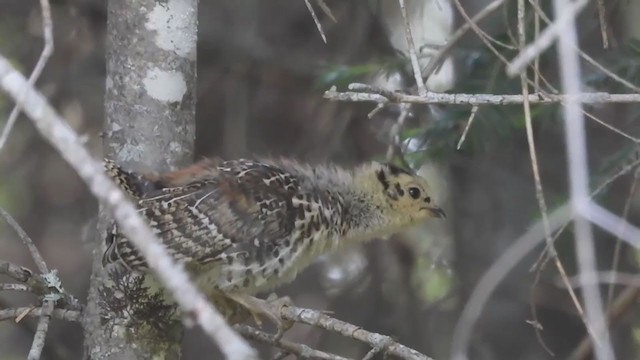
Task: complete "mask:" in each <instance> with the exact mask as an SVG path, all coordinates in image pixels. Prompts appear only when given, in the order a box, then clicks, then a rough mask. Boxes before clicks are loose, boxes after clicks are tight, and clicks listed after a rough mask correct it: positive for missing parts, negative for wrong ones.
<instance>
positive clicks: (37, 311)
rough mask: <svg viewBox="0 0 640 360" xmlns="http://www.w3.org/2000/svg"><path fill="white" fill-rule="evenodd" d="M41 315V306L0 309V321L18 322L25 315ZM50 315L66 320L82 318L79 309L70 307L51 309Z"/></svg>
mask: <svg viewBox="0 0 640 360" xmlns="http://www.w3.org/2000/svg"><path fill="white" fill-rule="evenodd" d="M41 315H42V307H19V308H11V309H1V310H0V321H3V320H9V319H17V320H16V322H19V321H20V319H22V318H23V317H25V316H41ZM51 317H53V318H56V319H59V320H66V321H78V322H79V321H80V319H81V318H82V311H81V310H72V309H53V311H52V312H51Z"/></svg>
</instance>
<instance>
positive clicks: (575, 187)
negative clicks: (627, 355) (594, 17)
mask: <svg viewBox="0 0 640 360" xmlns="http://www.w3.org/2000/svg"><path fill="white" fill-rule="evenodd" d="M583 3H584V4H583ZM585 4H586V1H576V2H575V3H574V2H570V1H567V0H556V1H554V2H553V5H554V12H555V16H556V21H555V23H554V25H552V26H556V27H557V31H558V34H559V38H558V61H559V63H560V79H561V83H562V87H563V88H564V90H565V92H566V93H569V94H577V93H579V92H580V90H581V89H580V87H581V84H580V61H579V57H578V52H577V51H576V49H575V47H574V44H577V41H578V37H577V31H576V23H575V16H576V15H577V13H578V11H579V8H580V7H582V6H584V5H585ZM540 38H542V36H541V37H540ZM540 38H539V39H537V40H540ZM537 40H536V41H537ZM562 109H563V113H564V124H565V139H566V146H567V161H568V162H569V184H570V195H571V210H572V212H573V214H574V215H575V218H574V222H573V226H574V233H575V240H574V241H575V244H576V257H577V262H578V268H579V269H580V274H581V279H583V280H584V281H585V282H586V278H585V277H584V276H585V273H587V272H590V271H594V270H595V269H596V261H595V250H594V243H593V233H592V229H591V224H590V223H589V219H587V218H586V216H585V215H587V214H592V211H593V207H594V206H593V205H594V204H593V202H592V201H591V199H590V198H589V184H588V177H589V171H588V165H587V151H586V149H587V148H586V133H585V126H584V116H583V113H582V104H581V103H580V102H578V101H575V100H570V101H568V102H567V104H566V106H564V107H563V108H562ZM590 217H591V216H590ZM592 221H593V219H592ZM584 285H585V286H584V288H583V289H582V295H583V298H584V305H585V314H586V318H587V323H588V325H589V326H587V329H589V330H590V331H589V333H590V335H591V336H592V339H593V341H594V344H595V348H596V355H597V356H596V357H597V358H598V359H614V355H613V349H612V348H611V341H610V338H609V331H608V329H607V327H606V323H605V319H604V314H603V310H602V298H601V294H600V289H599V288H598V286H596V285H593V284H591V285H587V284H586V283H585V284H584ZM591 327H592V328H593V330H591Z"/></svg>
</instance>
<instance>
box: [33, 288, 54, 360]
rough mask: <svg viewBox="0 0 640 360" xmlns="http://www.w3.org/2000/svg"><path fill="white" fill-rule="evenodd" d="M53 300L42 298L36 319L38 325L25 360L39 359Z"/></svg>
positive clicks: (47, 329)
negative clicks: (38, 317)
mask: <svg viewBox="0 0 640 360" xmlns="http://www.w3.org/2000/svg"><path fill="white" fill-rule="evenodd" d="M53 305H54V301H53V300H51V299H44V302H43V304H42V307H41V308H40V320H38V327H37V328H36V333H35V334H34V335H33V342H32V343H31V349H30V350H29V355H27V360H39V359H40V355H41V354H42V349H44V340H45V338H46V337H47V331H49V322H50V321H51V313H53Z"/></svg>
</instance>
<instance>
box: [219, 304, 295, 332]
mask: <svg viewBox="0 0 640 360" xmlns="http://www.w3.org/2000/svg"><path fill="white" fill-rule="evenodd" d="M228 296H229V297H230V298H231V299H233V300H234V301H236V302H237V303H239V304H240V305H242V306H244V307H245V308H246V309H247V310H248V311H249V313H250V314H251V316H252V317H253V320H254V321H255V322H256V324H257V325H258V326H260V327H262V320H261V319H260V317H266V318H268V319H269V320H270V321H271V322H272V323H273V324H275V326H276V334H275V338H276V340H279V339H280V338H282V336H283V335H284V333H285V332H286V331H287V330H289V329H290V328H291V327H292V326H293V322H292V321H287V320H283V319H282V316H281V315H280V313H281V309H282V308H283V307H285V306H292V305H293V303H292V302H291V299H290V298H289V297H288V296H284V297H280V298H279V297H277V296H275V294H271V295H269V297H268V298H267V299H266V300H263V299H259V298H256V297H254V296H250V295H238V294H230V295H228Z"/></svg>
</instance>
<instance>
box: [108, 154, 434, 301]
mask: <svg viewBox="0 0 640 360" xmlns="http://www.w3.org/2000/svg"><path fill="white" fill-rule="evenodd" d="M107 170H108V172H109V174H110V175H111V176H113V177H114V178H115V179H116V181H117V182H118V183H119V184H120V185H121V186H122V187H123V189H125V190H126V191H128V192H129V194H131V196H132V197H133V198H134V199H135V200H136V201H137V202H138V207H139V211H140V213H141V214H142V215H143V216H144V217H145V218H146V219H148V221H149V224H150V225H151V227H152V229H153V230H154V231H155V233H156V234H157V235H158V237H159V238H160V239H161V241H162V242H163V244H164V245H165V246H166V248H167V250H168V252H169V253H170V254H171V255H172V256H173V257H174V258H175V259H176V260H177V261H179V262H182V263H184V264H185V265H186V266H187V269H189V270H190V272H191V274H192V276H193V278H194V281H195V282H196V283H197V284H198V286H199V287H200V288H201V289H202V290H203V291H205V292H207V293H209V294H211V293H218V292H222V293H225V294H248V295H251V294H255V293H256V292H259V291H263V290H268V289H271V288H273V287H275V286H276V285H278V284H280V283H282V282H286V281H290V280H293V279H294V278H295V276H296V274H297V273H298V271H300V270H301V269H303V268H304V267H305V266H307V265H308V264H309V263H310V262H311V261H313V259H314V258H315V257H317V256H318V255H321V254H324V253H327V252H330V251H333V250H335V249H338V248H339V247H341V246H343V245H345V244H348V243H353V242H358V241H362V240H366V239H370V238H373V237H375V236H381V235H386V234H390V233H393V232H396V231H398V230H401V229H403V228H405V227H407V226H411V225H414V224H418V223H420V222H422V221H424V220H426V219H428V218H431V217H444V212H443V211H442V210H440V208H438V207H437V206H436V205H435V201H434V200H433V199H432V197H433V195H432V194H430V189H429V187H428V185H427V183H426V181H425V180H424V179H422V178H421V177H419V176H417V175H413V174H411V173H409V172H407V171H404V170H402V169H400V168H397V167H395V166H392V165H386V164H379V163H370V164H365V165H362V166H360V167H358V168H356V169H353V170H345V169H342V168H339V167H336V166H318V167H311V166H308V165H303V164H299V163H297V162H294V161H289V160H277V161H276V160H264V161H251V160H237V161H226V162H216V161H213V160H206V161H203V162H200V163H197V164H195V165H193V166H191V167H189V168H186V169H183V170H180V171H177V172H171V173H168V174H164V175H160V176H144V175H139V174H135V173H132V172H128V171H124V170H122V169H120V168H119V167H118V166H116V165H115V164H113V163H112V162H107ZM103 263H104V265H107V264H110V263H119V264H123V265H124V266H126V267H127V268H128V269H129V270H131V271H144V270H145V269H146V264H145V261H144V259H143V258H142V257H141V256H140V255H139V254H138V252H137V251H136V249H135V248H134V247H133V245H132V244H131V243H130V242H129V241H128V240H127V239H126V238H125V237H123V236H121V235H120V234H119V233H118V232H117V229H115V228H114V231H113V232H112V234H111V236H110V237H109V239H108V249H107V251H106V253H105V255H104V259H103Z"/></svg>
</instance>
